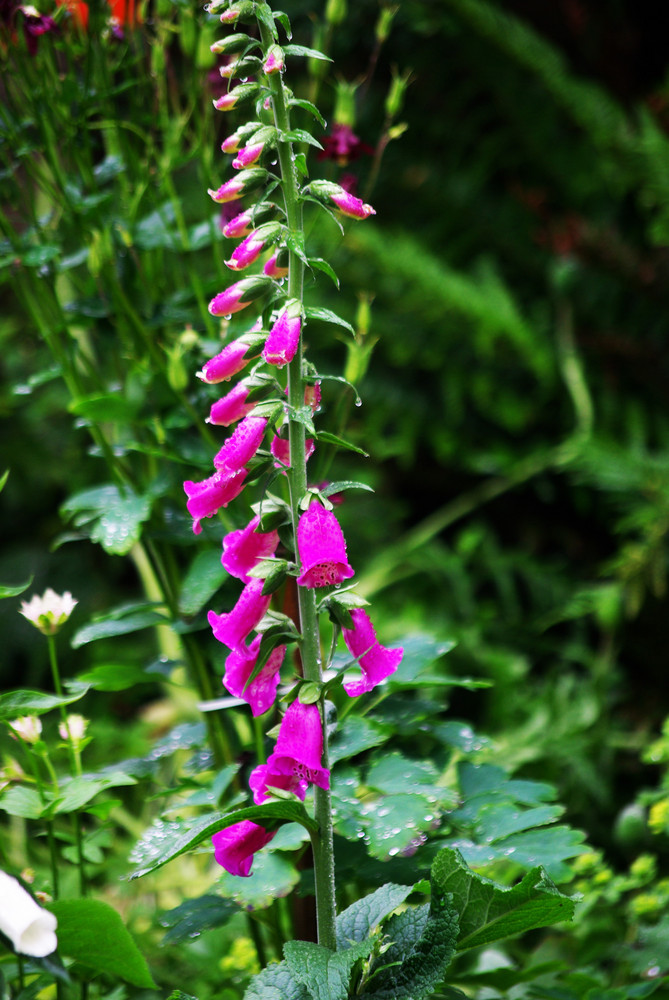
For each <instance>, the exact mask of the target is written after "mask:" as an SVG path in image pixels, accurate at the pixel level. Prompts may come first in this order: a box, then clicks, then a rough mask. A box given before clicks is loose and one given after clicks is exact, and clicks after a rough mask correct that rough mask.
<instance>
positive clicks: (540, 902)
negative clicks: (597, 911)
mask: <svg viewBox="0 0 669 1000" xmlns="http://www.w3.org/2000/svg"><path fill="white" fill-rule="evenodd" d="M432 880H433V883H434V884H435V885H436V886H437V887H438V889H439V891H440V892H448V893H451V894H452V897H453V903H454V905H455V906H456V908H457V910H458V913H459V918H460V936H459V938H458V950H459V951H464V950H466V949H467V948H475V947H477V946H478V945H482V944H490V943H491V942H492V941H500V940H502V939H503V938H507V937H510V936H512V935H515V934H522V933H523V932H524V931H528V930H533V929H534V928H535V927H547V926H548V925H550V924H554V923H557V922H558V921H561V920H571V918H572V916H573V914H574V901H573V900H572V899H570V898H569V897H568V896H563V895H562V893H560V892H559V891H558V890H557V889H556V887H555V885H554V884H553V883H552V882H551V880H550V879H549V878H548V876H547V875H546V874H545V872H544V871H542V869H541V868H533V869H532V870H531V871H529V872H528V873H527V875H525V877H524V878H523V880H522V881H521V882H519V883H518V884H517V885H515V886H503V885H498V884H497V883H496V882H493V881H492V880H491V879H488V878H485V877H484V876H483V875H479V874H478V873H477V872H474V871H472V870H471V869H470V868H468V867H467V864H466V863H465V860H464V858H463V857H462V855H461V854H460V852H459V851H455V850H451V849H450V848H444V849H443V850H442V851H440V852H439V854H438V855H437V857H436V858H435V860H434V862H433V864H432Z"/></svg>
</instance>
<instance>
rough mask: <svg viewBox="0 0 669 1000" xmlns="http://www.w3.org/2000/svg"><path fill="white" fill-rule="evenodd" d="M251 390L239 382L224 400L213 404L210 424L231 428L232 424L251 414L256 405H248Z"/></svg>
mask: <svg viewBox="0 0 669 1000" xmlns="http://www.w3.org/2000/svg"><path fill="white" fill-rule="evenodd" d="M248 395H249V388H248V386H247V385H244V383H243V382H238V383H237V385H236V386H235V387H234V389H231V390H230V392H229V393H227V395H225V396H223V398H222V399H217V400H216V402H215V403H212V404H211V409H210V410H209V416H208V417H207V421H206V422H207V423H208V424H216V426H218V427H229V426H230V424H235V423H237V421H238V420H241V419H242V418H243V417H245V416H246V415H247V414H249V413H250V412H251V410H252V409H253V407H254V406H255V403H247V402H246V400H247V399H248Z"/></svg>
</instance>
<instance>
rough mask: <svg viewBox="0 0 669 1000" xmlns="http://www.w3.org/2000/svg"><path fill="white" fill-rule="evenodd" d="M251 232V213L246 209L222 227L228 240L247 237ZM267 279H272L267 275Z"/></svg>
mask: <svg viewBox="0 0 669 1000" xmlns="http://www.w3.org/2000/svg"><path fill="white" fill-rule="evenodd" d="M252 231H253V212H252V211H251V209H247V210H246V211H245V212H240V213H239V215H236V216H235V217H234V219H230V221H229V222H228V223H227V225H225V226H223V235H224V236H227V237H228V239H236V238H237V237H238V236H248V235H249V234H250V233H251V232H252ZM269 277H273V276H272V275H269Z"/></svg>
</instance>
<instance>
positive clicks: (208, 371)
mask: <svg viewBox="0 0 669 1000" xmlns="http://www.w3.org/2000/svg"><path fill="white" fill-rule="evenodd" d="M250 350H251V345H250V344H249V343H248V342H247V341H246V340H245V339H244V337H238V338H237V340H231V341H230V343H229V344H226V345H225V347H224V348H223V350H222V351H221V352H220V354H217V355H215V357H213V358H210V359H209V361H206V362H205V363H204V365H203V366H202V371H201V372H196V375H197V377H198V378H200V379H202V381H203V382H206V383H207V384H208V385H213V384H215V383H216V382H229V381H230V379H231V377H232V376H233V375H236V374H237V372H240V371H241V370H242V368H246V366H247V364H248V363H249V361H250V360H251V358H247V357H246V355H247V354H248V353H249V351H250ZM257 356H258V355H255V357H257ZM212 422H213V421H212Z"/></svg>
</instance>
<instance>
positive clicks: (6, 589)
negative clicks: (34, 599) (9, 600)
mask: <svg viewBox="0 0 669 1000" xmlns="http://www.w3.org/2000/svg"><path fill="white" fill-rule="evenodd" d="M32 582H33V577H32V576H31V577H30V578H29V579H28V580H26V582H25V583H17V584H16V586H14V587H12V586H11V585H10V584H7V585H4V584H0V599H2V598H3V597H18V596H19V594H22V593H23V592H24V591H25V590H27V589H28V587H29V586H30V584H31V583H32Z"/></svg>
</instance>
